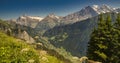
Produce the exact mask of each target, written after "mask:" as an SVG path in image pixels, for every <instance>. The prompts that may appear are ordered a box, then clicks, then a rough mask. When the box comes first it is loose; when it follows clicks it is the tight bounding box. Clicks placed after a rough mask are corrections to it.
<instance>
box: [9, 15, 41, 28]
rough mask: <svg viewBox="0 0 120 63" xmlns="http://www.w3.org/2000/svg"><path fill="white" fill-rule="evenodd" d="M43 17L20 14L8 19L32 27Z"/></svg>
mask: <svg viewBox="0 0 120 63" xmlns="http://www.w3.org/2000/svg"><path fill="white" fill-rule="evenodd" d="M42 19H43V18H41V17H38V16H26V15H23V16H20V17H19V18H17V19H13V20H9V21H12V22H15V23H17V24H20V25H23V26H29V27H32V28H35V27H36V25H37V24H38V22H40V21H41V20H42Z"/></svg>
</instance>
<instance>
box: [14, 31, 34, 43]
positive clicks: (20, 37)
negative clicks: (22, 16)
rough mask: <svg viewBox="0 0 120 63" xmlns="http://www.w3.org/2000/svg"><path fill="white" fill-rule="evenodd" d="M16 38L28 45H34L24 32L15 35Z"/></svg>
mask: <svg viewBox="0 0 120 63" xmlns="http://www.w3.org/2000/svg"><path fill="white" fill-rule="evenodd" d="M16 36H17V37H18V38H19V39H22V40H25V41H26V42H27V43H29V44H32V43H35V40H34V39H33V38H32V37H31V36H30V35H29V34H28V33H27V32H26V31H23V32H21V33H19V34H16Z"/></svg>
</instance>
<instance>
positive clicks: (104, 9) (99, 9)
mask: <svg viewBox="0 0 120 63" xmlns="http://www.w3.org/2000/svg"><path fill="white" fill-rule="evenodd" d="M92 8H93V9H94V10H95V11H96V12H97V13H98V14H101V13H107V12H111V11H114V10H116V8H112V7H110V6H108V5H105V4H103V5H101V6H99V5H93V6H92Z"/></svg>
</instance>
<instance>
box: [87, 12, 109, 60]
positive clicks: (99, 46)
mask: <svg viewBox="0 0 120 63" xmlns="http://www.w3.org/2000/svg"><path fill="white" fill-rule="evenodd" d="M98 20H99V22H98V28H97V29H95V30H94V31H93V33H92V34H91V39H90V42H89V46H88V57H89V58H90V59H92V60H96V61H101V62H102V61H106V58H107V56H106V54H104V51H105V49H107V47H106V46H105V32H106V31H105V30H106V23H105V21H104V19H103V15H102V14H101V15H100V16H99V19H98Z"/></svg>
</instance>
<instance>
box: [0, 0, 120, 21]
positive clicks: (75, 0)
mask: <svg viewBox="0 0 120 63" xmlns="http://www.w3.org/2000/svg"><path fill="white" fill-rule="evenodd" d="M94 4H96V5H102V4H107V5H109V6H112V7H120V0H0V18H2V19H12V18H17V17H19V16H21V15H23V14H26V15H31V16H41V17H44V16H46V15H48V14H50V13H55V14H56V15H58V16H65V15H67V14H69V13H73V12H76V11H79V10H80V9H81V8H84V7H85V6H88V5H94Z"/></svg>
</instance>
